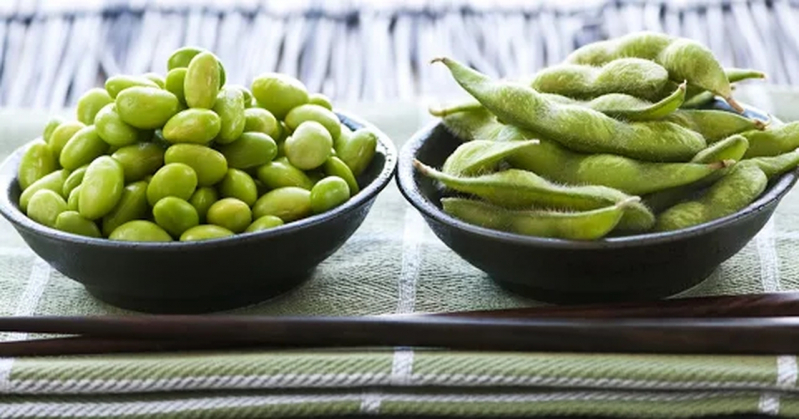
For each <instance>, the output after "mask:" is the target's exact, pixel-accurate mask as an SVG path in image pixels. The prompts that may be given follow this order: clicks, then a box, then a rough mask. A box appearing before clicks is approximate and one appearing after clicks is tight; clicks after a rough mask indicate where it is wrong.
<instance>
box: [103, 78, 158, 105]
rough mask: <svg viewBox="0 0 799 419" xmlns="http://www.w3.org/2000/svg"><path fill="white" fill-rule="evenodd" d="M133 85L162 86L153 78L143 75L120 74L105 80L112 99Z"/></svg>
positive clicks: (106, 88)
mask: <svg viewBox="0 0 799 419" xmlns="http://www.w3.org/2000/svg"><path fill="white" fill-rule="evenodd" d="M131 87H148V88H152V89H160V87H159V86H158V85H157V84H156V83H155V82H154V81H152V80H150V79H148V78H147V77H143V76H130V75H119V76H111V77H109V78H108V80H106V81H105V90H106V91H107V92H108V95H109V96H111V98H112V99H116V98H117V96H119V94H120V93H122V92H123V91H124V90H126V89H130V88H131Z"/></svg>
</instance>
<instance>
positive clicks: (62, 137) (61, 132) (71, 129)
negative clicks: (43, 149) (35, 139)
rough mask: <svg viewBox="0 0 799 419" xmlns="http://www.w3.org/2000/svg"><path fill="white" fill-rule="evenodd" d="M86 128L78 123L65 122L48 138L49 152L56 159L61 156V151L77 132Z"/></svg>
mask: <svg viewBox="0 0 799 419" xmlns="http://www.w3.org/2000/svg"><path fill="white" fill-rule="evenodd" d="M83 128H86V125H85V124H84V123H82V122H78V121H66V122H63V123H62V124H61V125H59V126H58V127H57V128H56V129H55V130H54V131H53V134H52V135H51V136H50V142H49V143H48V145H49V146H50V150H51V151H52V152H53V155H54V156H55V158H56V159H58V158H59V157H60V156H61V150H63V149H64V146H66V145H67V142H69V139H70V138H72V136H74V135H75V134H77V132H78V131H80V130H81V129H83Z"/></svg>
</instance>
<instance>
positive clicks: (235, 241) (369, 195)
mask: <svg viewBox="0 0 799 419" xmlns="http://www.w3.org/2000/svg"><path fill="white" fill-rule="evenodd" d="M334 113H336V114H337V115H338V116H339V119H340V120H341V122H342V123H343V124H345V125H347V126H349V127H350V128H351V129H358V128H367V129H369V130H371V131H372V132H374V133H375V134H376V135H377V141H378V149H377V152H378V153H381V154H383V155H384V157H385V160H384V163H383V168H382V169H381V170H380V173H378V175H377V176H376V177H375V178H374V180H372V181H371V182H370V183H369V184H368V185H366V187H365V188H363V189H361V190H360V191H359V192H358V193H357V194H355V196H353V197H352V198H351V199H349V200H347V202H345V203H344V204H343V205H340V206H338V207H336V208H334V209H332V210H330V211H326V212H324V213H321V214H315V215H311V216H309V217H306V218H303V219H301V220H297V221H293V222H291V223H286V224H284V225H281V226H278V227H274V228H270V229H267V230H260V231H255V232H249V233H247V232H242V233H238V234H235V235H233V236H229V237H220V238H213V239H208V240H200V241H189V242H182V241H171V242H134V241H120V240H110V239H107V238H94V237H86V236H81V235H77V234H73V233H68V232H64V231H61V230H57V229H55V228H52V227H47V226H45V225H42V224H39V223H37V222H35V221H33V220H31V219H30V218H28V217H27V216H26V215H25V214H24V213H23V212H22V211H21V210H20V209H19V208H18V207H17V205H16V204H14V202H12V199H11V196H10V192H11V187H12V185H13V182H15V181H16V168H17V165H18V164H19V160H20V159H21V158H22V154H23V153H24V152H25V150H26V149H27V148H28V147H29V146H30V145H31V144H32V143H33V142H34V141H36V140H35V139H34V140H31V141H28V142H26V143H24V144H22V145H21V146H19V147H17V148H16V149H15V150H14V151H13V152H12V153H11V154H9V156H8V157H6V158H5V159H4V160H3V161H2V162H0V190H2V192H0V214H1V215H3V217H5V218H6V219H7V220H8V221H9V222H11V223H12V224H13V225H14V226H15V227H16V228H18V229H23V230H26V231H28V232H31V233H34V234H38V235H41V236H44V237H46V238H48V239H51V240H56V241H61V242H67V243H70V244H76V245H84V246H111V247H114V248H121V249H136V250H154V251H159V252H163V251H186V250H191V249H203V248H219V247H227V246H239V245H242V244H247V243H252V242H256V241H260V240H264V239H269V238H275V237H280V236H285V235H290V234H292V233H294V232H296V231H298V230H303V229H307V228H311V227H313V226H316V225H319V224H323V223H326V222H329V221H333V220H334V219H337V218H340V217H342V216H344V215H345V214H347V213H350V212H352V211H354V210H356V209H357V208H359V207H361V206H362V205H364V204H366V203H367V202H369V201H370V200H372V199H374V198H375V197H376V196H377V195H378V194H379V193H380V192H381V191H382V190H383V189H384V188H385V187H386V186H388V184H389V182H390V181H391V179H392V177H394V175H395V173H396V170H397V166H398V165H397V163H398V152H397V147H396V145H395V144H394V142H393V141H392V140H391V138H390V137H389V136H388V135H387V134H386V133H385V132H383V131H382V130H380V129H379V128H377V127H376V126H375V125H374V124H372V123H370V122H368V121H366V120H364V119H362V118H360V117H358V116H355V115H354V114H352V113H350V112H348V111H346V110H339V109H334ZM12 164H13V165H14V167H13V168H11V167H9V165H12Z"/></svg>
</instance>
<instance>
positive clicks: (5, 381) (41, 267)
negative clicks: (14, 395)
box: [0, 257, 50, 393]
mask: <svg viewBox="0 0 799 419" xmlns="http://www.w3.org/2000/svg"><path fill="white" fill-rule="evenodd" d="M49 280H50V265H48V264H47V262H45V261H44V260H42V259H41V258H38V257H37V258H35V259H34V260H33V266H31V273H30V276H28V283H27V285H25V291H23V293H22V297H20V299H19V302H18V303H17V308H16V309H15V310H14V316H30V315H32V314H34V313H35V312H36V307H37V306H38V305H39V300H40V299H41V298H42V294H43V293H44V289H45V287H46V286H47V282H48V281H49ZM26 337H28V334H27V333H8V334H5V335H3V337H2V339H0V340H21V339H25V338H26ZM13 366H14V358H0V393H2V392H7V391H8V388H9V387H10V385H11V384H10V383H9V378H10V376H11V369H12V367H13Z"/></svg>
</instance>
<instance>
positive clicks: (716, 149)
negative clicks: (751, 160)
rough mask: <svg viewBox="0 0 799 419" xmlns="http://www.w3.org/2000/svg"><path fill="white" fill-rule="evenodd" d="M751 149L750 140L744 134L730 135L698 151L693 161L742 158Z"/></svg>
mask: <svg viewBox="0 0 799 419" xmlns="http://www.w3.org/2000/svg"><path fill="white" fill-rule="evenodd" d="M747 149H749V141H748V140H747V139H746V137H744V136H743V135H738V134H736V135H731V136H730V137H728V138H726V139H724V140H721V141H719V142H717V143H714V144H711V145H710V146H708V148H706V149H704V150H702V151H700V152H699V153H696V155H695V156H694V158H692V159H691V162H693V163H714V162H721V161H725V160H732V161H738V160H741V159H742V158H743V156H744V154H746V150H747Z"/></svg>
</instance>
